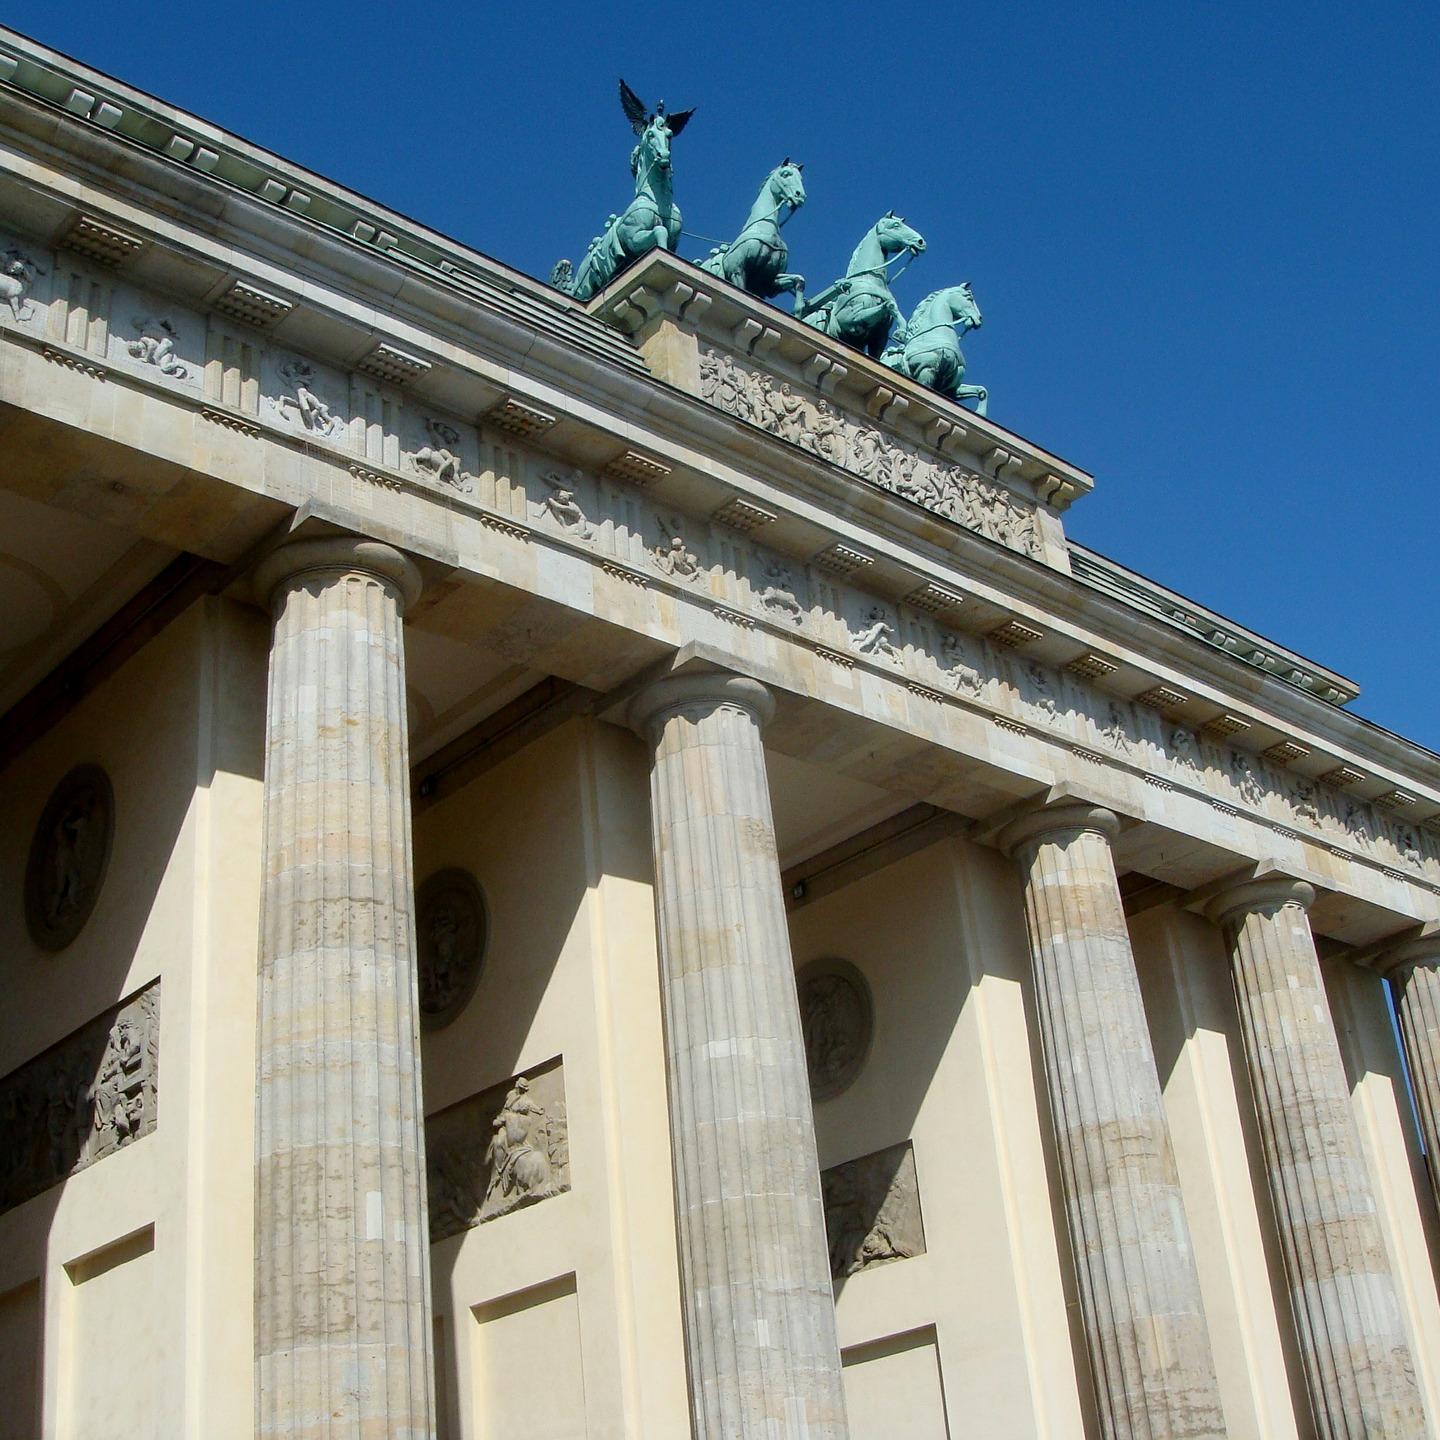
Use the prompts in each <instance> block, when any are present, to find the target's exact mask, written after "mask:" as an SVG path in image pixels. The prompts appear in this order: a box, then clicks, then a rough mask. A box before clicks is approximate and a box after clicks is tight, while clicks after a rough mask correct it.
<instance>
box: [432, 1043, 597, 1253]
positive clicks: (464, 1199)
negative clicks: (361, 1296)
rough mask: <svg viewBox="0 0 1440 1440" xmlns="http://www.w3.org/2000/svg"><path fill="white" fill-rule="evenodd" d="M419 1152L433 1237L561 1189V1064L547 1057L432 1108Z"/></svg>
mask: <svg viewBox="0 0 1440 1440" xmlns="http://www.w3.org/2000/svg"><path fill="white" fill-rule="evenodd" d="M425 1154H426V1174H427V1179H428V1185H429V1192H430V1239H431V1241H432V1243H433V1242H434V1241H436V1240H443V1239H444V1238H445V1237H446V1236H448V1235H458V1234H460V1232H461V1231H463V1230H468V1229H470V1228H471V1226H474V1225H481V1224H484V1223H485V1222H487V1221H490V1220H495V1219H498V1218H499V1217H500V1216H502V1215H508V1214H510V1213H511V1211H513V1210H519V1209H521V1208H523V1207H524V1206H526V1205H534V1204H537V1203H538V1202H539V1201H541V1200H546V1199H548V1198H549V1197H550V1196H552V1195H559V1194H561V1193H562V1192H563V1191H566V1190H568V1189H569V1188H570V1140H569V1130H568V1126H567V1120H566V1111H565V1080H564V1067H563V1066H562V1065H561V1063H560V1061H559V1060H552V1061H550V1062H549V1063H548V1064H545V1065H542V1066H539V1067H537V1068H535V1069H532V1070H528V1071H526V1072H525V1073H524V1074H523V1075H517V1076H516V1077H515V1078H514V1079H512V1080H507V1081H504V1082H503V1083H501V1084H499V1085H492V1086H491V1087H490V1088H489V1089H488V1090H485V1091H483V1092H482V1093H481V1094H479V1095H472V1096H471V1097H470V1098H469V1099H467V1100H461V1101H460V1102H459V1103H458V1104H456V1105H451V1106H450V1107H449V1108H448V1109H446V1110H442V1111H440V1113H439V1114H437V1115H431V1116H430V1117H429V1118H428V1119H427V1120H426V1122H425Z"/></svg>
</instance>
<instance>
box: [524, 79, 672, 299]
mask: <svg viewBox="0 0 1440 1440" xmlns="http://www.w3.org/2000/svg"><path fill="white" fill-rule="evenodd" d="M620 104H621V105H622V106H623V107H624V110H625V118H626V119H627V120H629V121H630V125H631V128H632V129H633V130H634V131H635V133H636V135H638V136H639V137H640V138H639V142H638V143H637V144H636V146H635V148H634V149H633V150H632V151H631V152H630V173H631V174H632V175H633V176H634V177H635V198H634V199H633V200H631V202H630V203H629V205H627V206H626V207H625V210H624V212H623V213H622V214H620V215H612V216H611V217H610V220H609V222H608V223H607V224H606V226H605V229H604V232H603V233H602V234H600V235H597V236H596V237H595V239H593V240H592V241H591V242H590V248H589V249H588V250H587V251H586V252H585V258H584V259H583V260H582V261H581V262H580V269H579V270H578V271H572V268H571V265H570V262H569V261H568V260H562V261H560V263H559V264H558V265H556V267H555V269H554V270H553V271H551V273H550V283H551V284H552V285H554V286H555V288H556V289H557V290H564V291H565V292H566V293H567V294H570V295H574V296H575V297H576V299H578V300H588V299H589V298H590V297H591V296H592V295H594V294H596V293H597V292H598V291H600V290H602V289H604V287H605V286H606V285H607V284H608V283H609V282H610V280H611V279H612V278H613V277H614V276H615V275H617V274H619V272H620V271H621V270H623V269H624V268H625V266H627V265H628V264H629V263H630V262H631V261H632V260H634V259H636V258H637V257H639V256H641V255H644V254H645V253H646V252H647V251H649V250H654V249H656V248H657V247H658V248H659V249H661V250H674V248H675V242H676V241H677V240H678V239H679V238H680V207H679V206H678V205H677V204H676V203H675V194H674V191H673V189H672V188H671V171H670V142H671V140H673V139H674V138H675V137H676V136H677V135H679V133H680V132H681V131H682V130H683V129H684V128H685V126H686V125H687V124H688V123H689V120H690V117H691V116H692V115H693V114H694V113H695V112H694V110H681V111H678V112H677V113H676V114H674V115H667V114H666V113H665V102H664V101H663V100H662V101H661V102H660V104H659V105H658V106H657V107H656V109H655V111H654V112H653V113H651V112H650V111H648V110H647V109H646V107H645V104H644V102H643V101H642V100H641V99H640V97H639V96H638V95H636V93H635V92H634V91H633V90H632V89H631V88H630V87H629V86H628V85H627V84H626V83H625V82H624V81H623V80H622V81H621V82H620Z"/></svg>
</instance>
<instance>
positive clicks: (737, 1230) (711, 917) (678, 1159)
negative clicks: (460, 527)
mask: <svg viewBox="0 0 1440 1440" xmlns="http://www.w3.org/2000/svg"><path fill="white" fill-rule="evenodd" d="M771 707H772V701H771V699H770V696H769V693H768V692H767V691H766V690H765V688H764V687H763V686H761V685H759V684H758V683H756V682H755V681H753V680H746V679H742V678H740V677H738V676H734V675H726V674H717V673H706V674H698V675H687V676H683V677H679V678H675V679H672V680H668V681H662V682H660V683H659V684H657V685H654V686H652V687H650V688H649V689H647V690H645V691H644V692H642V694H641V695H640V696H638V697H637V699H636V701H635V702H634V703H633V705H632V707H631V711H630V718H631V722H632V724H634V725H635V727H636V729H638V730H640V731H641V733H642V734H644V735H645V736H647V737H648V738H649V740H650V741H651V743H652V744H653V745H654V747H655V754H654V763H653V767H652V770H651V790H650V793H651V805H652V823H653V829H654V845H655V891H656V910H657V917H658V921H659V938H660V956H661V985H662V994H663V1000H664V1007H665V1030H666V1042H667V1046H668V1054H667V1061H668V1066H669V1073H670V1124H671V1133H672V1140H673V1145H674V1153H675V1187H676V1195H675V1208H676V1213H677V1216H678V1220H679V1239H680V1264H681V1291H682V1296H683V1300H684V1305H685V1332H686V1339H687V1343H688V1345H689V1350H690V1383H691V1410H692V1419H693V1424H694V1428H695V1435H696V1437H697V1440H748V1437H752V1436H753V1437H757V1440H760V1437H763V1440H821V1437H824V1440H841V1437H844V1436H845V1435H846V1434H847V1428H846V1423H845V1401H844V1395H843V1391H842V1388H841V1380H840V1353H839V1345H838V1342H837V1339H836V1331H835V1307H834V1303H833V1299H832V1295H831V1287H830V1265H829V1259H828V1254H827V1247H826V1240H825V1216H824V1211H823V1209H822V1207H821V1201H820V1172H819V1164H818V1161H817V1159H816V1153H815V1129H814V1117H813V1113H812V1110H811V1102H810V1087H809V1084H808V1082H807V1080H806V1071H805V1046H804V1042H803V1040H802V1038H801V1033H800V1011H799V1006H798V1003H797V1001H796V994H795V977H794V971H793V969H792V961H791V957H790V935H789V929H788V926H787V924H786V919H785V903H784V899H783V897H782V894H781V890H780V871H779V866H778V864H777V861H776V856H775V833H774V821H773V819H772V817H771V811H770V792H769V787H768V782H767V780H766V774H765V753H764V749H763V747H762V745H761V740H760V731H761V726H762V724H763V723H764V721H765V720H767V719H768V718H769V715H770V711H771Z"/></svg>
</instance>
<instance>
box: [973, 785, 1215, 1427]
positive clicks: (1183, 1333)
mask: <svg viewBox="0 0 1440 1440" xmlns="http://www.w3.org/2000/svg"><path fill="white" fill-rule="evenodd" d="M1117 829H1118V821H1117V820H1116V817H1115V816H1114V815H1113V814H1111V813H1110V812H1109V811H1108V810H1104V809H1101V808H1099V807H1097V806H1093V805H1087V804H1084V803H1081V802H1075V801H1071V802H1063V803H1058V804H1055V805H1051V806H1048V807H1045V808H1043V809H1039V810H1036V811H1034V812H1032V813H1031V814H1029V815H1026V816H1023V817H1022V818H1021V819H1019V820H1017V821H1015V822H1013V823H1012V824H1011V825H1010V826H1008V827H1007V828H1006V830H1005V831H1003V832H1002V834H1001V836H1000V843H1001V844H1002V846H1004V848H1006V849H1007V850H1009V851H1011V852H1012V853H1013V854H1014V855H1015V857H1016V859H1017V860H1018V861H1019V864H1020V869H1021V875H1022V878H1023V880H1024V886H1025V915H1026V920H1027V923H1028V927H1029V933H1030V954H1031V959H1032V961H1033V964H1034V975H1035V1002H1036V1009H1037V1012H1038V1016H1039V1023H1040V1036H1041V1041H1042V1045H1043V1048H1044V1055H1045V1076H1046V1082H1047V1085H1048V1089H1049V1094H1050V1111H1051V1115H1052V1117H1053V1120H1054V1125H1055V1141H1056V1150H1057V1153H1058V1155H1059V1160H1060V1178H1061V1186H1062V1189H1063V1191H1064V1198H1065V1212H1066V1217H1067V1220H1068V1222H1069V1228H1070V1239H1071V1245H1072V1249H1073V1251H1074V1255H1075V1265H1076V1270H1077V1280H1078V1288H1079V1292H1080V1307H1081V1313H1082V1318H1083V1321H1084V1327H1085V1340H1086V1344H1087V1346H1088V1348H1089V1352H1090V1366H1091V1370H1092V1372H1093V1374H1094V1378H1095V1388H1096V1398H1097V1404H1098V1408H1099V1415H1100V1422H1101V1426H1102V1430H1103V1433H1104V1435H1105V1436H1106V1437H1107V1440H1161V1437H1165V1440H1173V1437H1186V1440H1192V1437H1201V1436H1207V1437H1219V1436H1223V1435H1224V1434H1225V1433H1226V1432H1225V1420H1224V1414H1223V1412H1222V1410H1221V1405H1220V1392H1219V1386H1218V1383H1217V1381H1216V1378H1215V1363H1214V1360H1213V1358H1212V1355H1211V1350H1210V1334H1209V1330H1208V1328H1207V1325H1206V1321H1205V1312H1204V1307H1203V1305H1202V1303H1201V1297H1200V1280H1199V1276H1198V1273H1197V1271H1196V1267H1195V1255H1194V1251H1193V1249H1192V1246H1191V1241H1190V1229H1189V1225H1188V1223H1187V1221H1186V1218H1185V1207H1184V1203H1183V1201H1182V1199H1181V1195H1180V1181H1179V1176H1178V1174H1177V1172H1176V1168H1175V1156H1174V1152H1173V1151H1172V1149H1171V1146H1170V1136H1169V1132H1168V1130H1167V1129H1166V1124H1165V1107H1164V1101H1163V1099H1162V1097H1161V1093H1160V1080H1159V1076H1158V1074H1157V1072H1156V1069H1155V1054H1154V1050H1153V1049H1152V1047H1151V1044H1150V1032H1149V1029H1148V1028H1147V1026H1146V1022H1145V1011H1144V1006H1143V1003H1142V1001H1141V996H1140V982H1139V978H1138V976H1137V975H1136V972H1135V958H1134V955H1133V954H1132V952H1131V949H1130V936H1129V932H1128V930H1127V928H1126V924H1125V912H1124V908H1123V906H1122V904H1121V900H1120V890H1119V885H1118V883H1117V881H1116V877H1115V864H1114V859H1113V857H1112V855H1111V851H1110V843H1111V840H1112V839H1113V838H1114V835H1115V833H1116V831H1117Z"/></svg>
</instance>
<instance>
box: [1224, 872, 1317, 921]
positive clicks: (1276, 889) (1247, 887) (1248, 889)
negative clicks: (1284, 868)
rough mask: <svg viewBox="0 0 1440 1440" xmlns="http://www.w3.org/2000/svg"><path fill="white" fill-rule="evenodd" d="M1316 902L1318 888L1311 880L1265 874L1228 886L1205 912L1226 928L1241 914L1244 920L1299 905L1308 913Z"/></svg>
mask: <svg viewBox="0 0 1440 1440" xmlns="http://www.w3.org/2000/svg"><path fill="white" fill-rule="evenodd" d="M1314 903H1315V887H1314V886H1313V885H1311V884H1310V883H1309V881H1307V880H1297V879H1295V878H1294V877H1293V876H1290V875H1265V876H1261V877H1259V878H1252V879H1249V880H1237V881H1236V882H1235V883H1234V884H1233V885H1226V886H1225V887H1224V888H1223V889H1221V890H1219V891H1217V892H1216V893H1215V894H1214V895H1212V896H1211V897H1210V898H1209V899H1208V900H1207V901H1206V902H1205V913H1206V914H1207V915H1208V916H1209V917H1210V918H1211V919H1212V920H1213V921H1214V922H1215V923H1216V924H1217V925H1223V924H1224V923H1225V922H1226V921H1227V920H1233V919H1234V918H1235V917H1236V916H1237V915H1238V916H1239V917H1240V918H1242V919H1243V918H1244V917H1245V916H1246V915H1256V914H1259V913H1261V912H1263V911H1267V910H1278V909H1280V907H1281V906H1282V905H1298V906H1299V907H1300V908H1301V909H1302V910H1304V911H1306V912H1307V913H1308V912H1309V909H1310V907H1311V906H1312V905H1313V904H1314Z"/></svg>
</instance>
